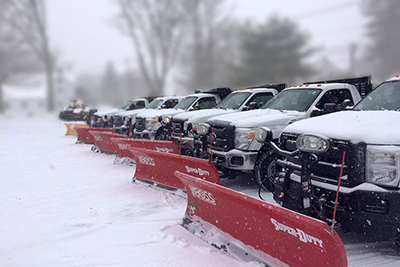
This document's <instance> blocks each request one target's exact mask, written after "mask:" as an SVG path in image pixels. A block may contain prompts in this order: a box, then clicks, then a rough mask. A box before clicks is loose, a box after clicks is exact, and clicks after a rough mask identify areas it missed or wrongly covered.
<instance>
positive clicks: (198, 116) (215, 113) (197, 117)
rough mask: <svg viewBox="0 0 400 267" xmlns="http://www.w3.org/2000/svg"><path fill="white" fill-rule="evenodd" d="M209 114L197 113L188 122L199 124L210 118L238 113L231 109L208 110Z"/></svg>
mask: <svg viewBox="0 0 400 267" xmlns="http://www.w3.org/2000/svg"><path fill="white" fill-rule="evenodd" d="M208 111H209V112H207V113H205V112H203V113H197V114H195V115H194V116H192V117H190V118H189V120H188V121H189V122H192V123H200V122H205V121H206V120H207V119H209V118H211V117H215V116H220V115H223V114H228V113H238V112H239V111H238V110H233V109H229V110H226V109H219V108H218V109H212V110H208Z"/></svg>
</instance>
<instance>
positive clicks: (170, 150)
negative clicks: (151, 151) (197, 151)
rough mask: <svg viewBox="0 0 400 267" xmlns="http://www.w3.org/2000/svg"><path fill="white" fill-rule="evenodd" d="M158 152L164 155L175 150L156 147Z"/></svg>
mask: <svg viewBox="0 0 400 267" xmlns="http://www.w3.org/2000/svg"><path fill="white" fill-rule="evenodd" d="M156 151H157V152H164V153H171V152H172V151H173V149H170V148H166V147H156Z"/></svg>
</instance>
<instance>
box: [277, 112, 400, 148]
mask: <svg viewBox="0 0 400 267" xmlns="http://www.w3.org/2000/svg"><path fill="white" fill-rule="evenodd" d="M284 132H290V133H299V134H301V133H313V134H320V135H325V136H327V137H330V138H334V139H341V140H349V141H352V142H354V143H358V142H365V143H367V144H380V145H389V144H400V134H399V133H400V112H397V111H387V110H385V111H343V112H337V113H332V114H328V115H324V116H320V117H315V118H311V119H307V120H303V121H299V122H296V123H293V124H291V125H289V126H287V127H286V128H285V129H284Z"/></svg>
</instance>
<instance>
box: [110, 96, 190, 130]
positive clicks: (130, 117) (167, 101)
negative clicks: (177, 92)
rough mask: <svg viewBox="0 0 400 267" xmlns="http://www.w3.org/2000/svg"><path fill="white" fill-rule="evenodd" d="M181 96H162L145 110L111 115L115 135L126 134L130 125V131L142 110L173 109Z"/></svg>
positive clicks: (125, 111) (126, 111)
mask: <svg viewBox="0 0 400 267" xmlns="http://www.w3.org/2000/svg"><path fill="white" fill-rule="evenodd" d="M182 99H183V96H162V97H157V98H156V99H154V100H153V101H151V103H150V104H149V105H148V106H147V107H146V108H145V109H134V110H124V111H120V112H117V113H115V114H114V115H113V117H112V118H113V120H112V121H113V123H114V125H113V128H114V130H115V131H116V132H117V133H120V134H128V131H129V125H131V127H132V130H133V129H134V127H135V118H136V115H137V114H139V113H140V112H143V111H144V110H160V109H166V108H173V107H175V106H176V105H177V104H178V103H179V102H180V101H181V100H182Z"/></svg>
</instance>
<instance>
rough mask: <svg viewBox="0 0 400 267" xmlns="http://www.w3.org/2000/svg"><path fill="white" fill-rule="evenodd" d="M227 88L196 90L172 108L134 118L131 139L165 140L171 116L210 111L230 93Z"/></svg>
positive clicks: (151, 111) (147, 111) (152, 111)
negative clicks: (186, 112)
mask: <svg viewBox="0 0 400 267" xmlns="http://www.w3.org/2000/svg"><path fill="white" fill-rule="evenodd" d="M231 92H232V91H231V89H229V88H227V87H222V88H213V89H204V90H196V91H195V94H190V95H188V96H186V97H184V98H183V99H182V101H181V102H180V103H179V104H177V105H176V106H175V107H174V108H167V109H162V110H146V111H143V112H141V113H139V114H138V115H137V116H136V122H135V129H134V135H133V137H134V138H136V139H150V140H154V139H156V140H166V139H167V138H168V137H170V136H171V134H170V133H169V130H168V127H167V125H166V124H165V123H167V124H168V123H169V122H170V119H171V117H172V116H174V115H176V114H178V113H182V112H185V111H195V110H202V109H210V108H212V107H214V106H215V105H216V104H218V103H219V102H221V100H222V99H224V98H225V97H226V96H227V95H229V94H230V93H231Z"/></svg>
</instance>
